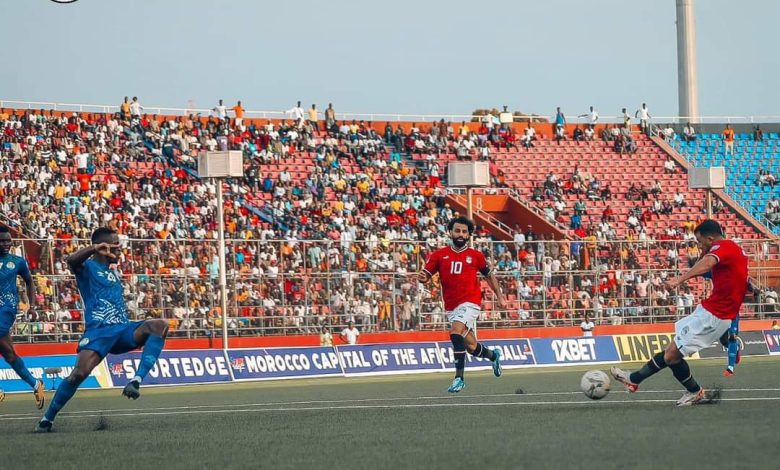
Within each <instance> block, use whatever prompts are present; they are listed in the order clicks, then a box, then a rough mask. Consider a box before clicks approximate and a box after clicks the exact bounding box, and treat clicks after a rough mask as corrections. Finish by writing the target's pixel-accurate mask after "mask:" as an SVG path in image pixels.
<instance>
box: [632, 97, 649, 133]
mask: <svg viewBox="0 0 780 470" xmlns="http://www.w3.org/2000/svg"><path fill="white" fill-rule="evenodd" d="M634 117H635V118H638V119H639V128H640V129H641V130H642V132H644V133H645V134H648V135H649V132H650V118H652V116H650V110H649V109H647V103H642V107H641V108H639V109H637V110H636V112H635V113H634Z"/></svg>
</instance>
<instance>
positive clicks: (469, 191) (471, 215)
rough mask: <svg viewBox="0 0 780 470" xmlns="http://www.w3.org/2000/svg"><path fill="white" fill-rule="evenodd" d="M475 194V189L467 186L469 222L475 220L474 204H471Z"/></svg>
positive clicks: (467, 215) (467, 214)
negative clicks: (472, 196)
mask: <svg viewBox="0 0 780 470" xmlns="http://www.w3.org/2000/svg"><path fill="white" fill-rule="evenodd" d="M473 192H474V187H472V186H466V217H468V218H469V220H471V221H473V220H474V203H472V202H471V195H472V194H473Z"/></svg>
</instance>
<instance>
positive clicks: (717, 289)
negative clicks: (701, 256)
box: [701, 240, 748, 320]
mask: <svg viewBox="0 0 780 470" xmlns="http://www.w3.org/2000/svg"><path fill="white" fill-rule="evenodd" d="M707 255H709V256H714V257H715V259H717V260H718V264H716V265H715V266H714V267H713V268H712V294H710V296H709V297H707V298H706V299H704V300H702V302H701V306H702V307H704V308H705V309H707V311H708V312H710V313H712V314H713V315H715V316H716V317H718V318H721V319H723V320H733V319H735V318H737V314H738V313H739V308H740V307H741V306H742V301H743V300H744V299H745V292H746V291H747V283H748V259H747V256H745V252H744V251H742V248H741V247H740V246H739V245H737V244H736V243H734V242H733V241H731V240H718V241H716V242H714V243H713V244H712V247H710V251H708V252H707Z"/></svg>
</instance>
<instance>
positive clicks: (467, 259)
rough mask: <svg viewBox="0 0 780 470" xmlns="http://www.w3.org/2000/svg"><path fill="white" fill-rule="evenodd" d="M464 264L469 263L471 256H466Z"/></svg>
mask: <svg viewBox="0 0 780 470" xmlns="http://www.w3.org/2000/svg"><path fill="white" fill-rule="evenodd" d="M466 264H471V256H466Z"/></svg>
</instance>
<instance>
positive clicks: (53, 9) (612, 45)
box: [0, 0, 780, 116]
mask: <svg viewBox="0 0 780 470" xmlns="http://www.w3.org/2000/svg"><path fill="white" fill-rule="evenodd" d="M695 11H696V22H697V54H698V65H699V102H700V112H701V114H702V115H732V116H737V115H777V114H780V93H777V91H776V90H775V88H776V86H774V85H775V83H774V80H773V78H772V77H775V76H777V75H778V72H780V54H779V53H778V52H777V40H776V34H773V31H774V30H775V24H774V23H776V21H777V18H778V17H780V2H777V1H772V0H763V1H761V0H745V1H740V2H736V1H733V0H696V10H695ZM0 17H1V18H3V35H4V37H5V41H4V43H5V45H4V47H3V50H2V52H1V53H0V59H1V60H2V64H3V66H2V68H0V99H21V100H31V101H59V102H80V103H99V104H115V103H118V102H119V101H120V100H121V98H122V97H123V96H125V95H131V96H132V95H138V96H139V98H140V99H141V102H142V103H143V104H145V105H155V106H166V107H186V106H187V102H188V101H189V100H192V101H193V102H194V104H195V106H196V107H212V106H214V105H215V103H216V100H217V99H219V98H224V99H225V101H226V103H227V104H233V103H234V102H235V100H236V99H241V100H242V101H243V102H244V107H245V108H247V109H253V110H257V109H262V110H284V109H288V108H290V107H291V106H292V105H293V104H294V102H295V101H296V100H299V99H300V100H301V101H303V104H304V106H305V107H308V106H309V105H310V104H311V103H317V105H318V107H325V106H326V105H327V103H328V102H331V101H332V102H333V103H334V107H335V108H336V109H337V111H344V112H359V113H373V112H375V113H380V112H381V113H409V114H413V113H417V114H426V113H430V114H433V113H448V114H449V113H451V114H467V113H470V112H471V111H472V110H473V109H475V108H481V107H499V106H500V105H503V104H507V105H509V106H510V108H511V109H513V110H519V111H523V112H527V113H539V114H546V115H549V114H552V113H554V110H555V107H556V106H561V107H562V108H563V109H564V111H565V112H567V114H569V115H573V114H579V113H584V112H585V111H586V110H587V107H588V106H589V105H591V104H593V105H595V106H596V109H597V110H599V112H600V113H601V114H602V115H603V116H607V115H616V114H617V113H618V111H619V110H620V108H621V107H623V106H626V107H628V108H629V109H631V110H633V109H636V107H637V106H638V105H639V103H641V102H642V101H646V102H647V103H648V104H649V107H650V109H651V112H653V114H654V115H656V116H659V115H665V116H668V115H675V114H677V80H676V74H677V59H676V57H677V56H676V48H675V41H676V30H675V2H674V0H652V1H650V0H645V1H638V0H592V1H580V0H543V1H519V0H516V1H511V0H495V1H492V2H474V1H468V2H466V1H460V0H457V1H455V0H451V1H440V0H430V1H419V0H417V1H409V0H396V1H394V2H379V1H362V2H361V1H349V0H320V1H314V0H299V1H289V0H285V1H259V0H256V1H250V0H233V1H227V0H224V1H213V0H122V1H119V0H79V1H78V2H76V3H73V4H69V5H58V4H56V3H53V2H51V1H48V0H4V1H2V2H0Z"/></svg>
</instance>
